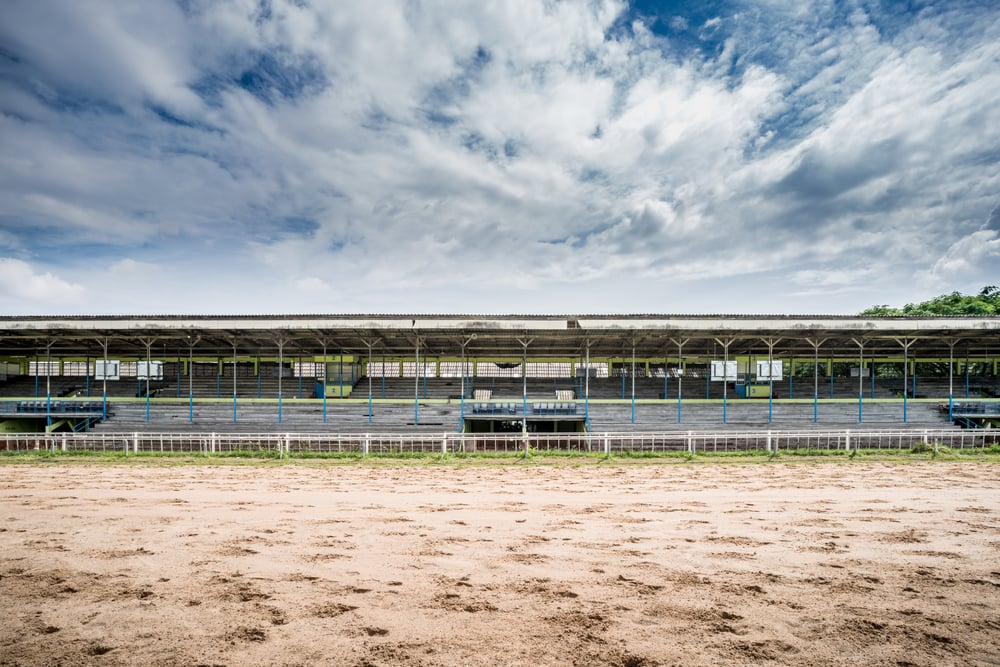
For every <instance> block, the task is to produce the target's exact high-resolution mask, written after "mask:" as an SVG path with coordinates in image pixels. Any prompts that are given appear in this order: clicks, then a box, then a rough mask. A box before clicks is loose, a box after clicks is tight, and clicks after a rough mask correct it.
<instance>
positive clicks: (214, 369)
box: [193, 361, 219, 377]
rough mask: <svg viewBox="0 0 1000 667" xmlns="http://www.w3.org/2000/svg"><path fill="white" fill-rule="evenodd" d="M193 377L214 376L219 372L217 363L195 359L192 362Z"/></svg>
mask: <svg viewBox="0 0 1000 667" xmlns="http://www.w3.org/2000/svg"><path fill="white" fill-rule="evenodd" d="M193 367H194V376H195V377H215V376H216V375H218V374H219V365H218V364H213V363H207V362H201V361H196V362H194V364H193Z"/></svg>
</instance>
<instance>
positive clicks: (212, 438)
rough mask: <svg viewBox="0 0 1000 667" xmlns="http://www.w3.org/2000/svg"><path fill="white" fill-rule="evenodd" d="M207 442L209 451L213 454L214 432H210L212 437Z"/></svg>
mask: <svg viewBox="0 0 1000 667" xmlns="http://www.w3.org/2000/svg"><path fill="white" fill-rule="evenodd" d="M208 444H209V448H210V452H211V453H212V454H214V453H215V434H214V433H213V434H212V437H211V438H210V439H209V441H208Z"/></svg>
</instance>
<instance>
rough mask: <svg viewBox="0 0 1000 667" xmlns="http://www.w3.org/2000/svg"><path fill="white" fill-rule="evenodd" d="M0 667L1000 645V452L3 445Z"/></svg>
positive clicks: (846, 652) (591, 657)
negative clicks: (598, 453)
mask: <svg viewBox="0 0 1000 667" xmlns="http://www.w3.org/2000/svg"><path fill="white" fill-rule="evenodd" d="M0 475H2V483H0V516H2V518H3V521H2V524H0V609H3V614H4V621H3V623H2V624H0V664H3V665H87V664H93V665H149V664H159V665H248V664H249V665H315V664H332V665H456V664H461V665H497V664H511V665H529V664H530V665H630V666H633V667H635V666H641V665H719V664H722V665H746V664H772V665H779V664H780V665H789V664H790V665H871V664H879V665H898V666H904V665H997V664H1000V556H998V554H1000V465H998V464H996V463H974V464H970V463H962V464H955V463H945V462H926V463H924V462H919V463H902V464H895V463H871V462H865V463H856V462H853V463H824V464H805V463H768V464H765V463H755V464H726V463H720V464H703V465H684V464H670V465H663V464H660V465H657V464H635V463H632V464H615V463H611V464H606V463H605V464H598V463H590V462H588V463H584V464H561V465H551V466H535V465H531V464H526V463H513V462H505V463H490V464H482V465H426V464H414V465H406V464H360V465H358V464H355V465H334V464H330V465H323V464H321V465H271V464H259V465H194V466H182V465H150V464H129V465H122V464H118V465H115V464H106V463H98V464H86V465H66V464H32V465H3V466H0Z"/></svg>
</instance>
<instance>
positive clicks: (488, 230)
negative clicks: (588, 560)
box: [0, 0, 1000, 315]
mask: <svg viewBox="0 0 1000 667" xmlns="http://www.w3.org/2000/svg"><path fill="white" fill-rule="evenodd" d="M998 283H1000V5H998V4H997V3H996V1H995V0H978V1H974V0H942V1H937V2H935V1H930V0H927V1H922V0H872V1H865V0H857V1H849V0H845V1H842V2H834V1H829V0H795V1H794V2H791V1H787V2H786V1H784V0H754V1H744V0H732V1H729V0H703V1H691V0H661V1H659V2H653V1H650V0H643V1H641V2H640V1H635V2H619V1H616V0H561V1H557V0H506V1H504V0H495V1H493V0H490V1H487V0H469V1H467V2H465V1H462V0H440V1H434V0H379V1H378V2H364V3H361V2H358V3H352V2H343V1H341V0H328V1H326V0H269V1H268V0H226V1H223V0H218V1H216V0H143V2H135V1H134V0H97V1H95V2H66V1H64V0H4V1H3V2H0V314H6V315H32V314H41V315H76V314H80V315H100V314H120V315H139V314H147V315H152V314H192V315H194V314H234V315H235V314H309V313H315V314H322V313H330V314H335V313H469V314H507V313H523V314H546V313H551V314H568V313H587V314H603V313H609V314H615V313H623V314H630V313H661V314H722V313H727V314H742V313H757V314H854V313H857V312H859V311H860V310H862V309H864V308H866V307H868V306H871V305H876V304H890V305H895V306H901V305H903V304H905V303H909V302H917V301H922V300H924V299H927V298H931V297H933V296H936V295H938V294H943V293H947V292H952V291H961V292H964V293H976V292H978V291H979V289H980V288H982V287H983V286H985V285H990V284H998Z"/></svg>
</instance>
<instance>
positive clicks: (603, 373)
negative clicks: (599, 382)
mask: <svg viewBox="0 0 1000 667" xmlns="http://www.w3.org/2000/svg"><path fill="white" fill-rule="evenodd" d="M588 368H589V369H590V371H589V372H590V377H592V378H606V377H608V365H607V363H605V362H591V363H589V364H577V365H576V374H577V376H578V377H585V376H586V375H587V372H588V371H587V369H588Z"/></svg>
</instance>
